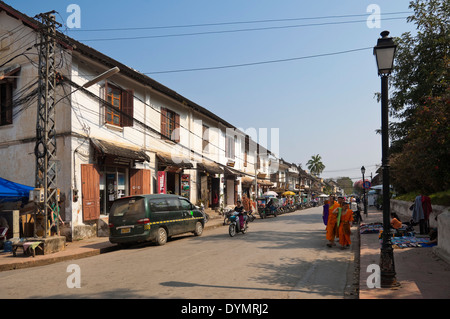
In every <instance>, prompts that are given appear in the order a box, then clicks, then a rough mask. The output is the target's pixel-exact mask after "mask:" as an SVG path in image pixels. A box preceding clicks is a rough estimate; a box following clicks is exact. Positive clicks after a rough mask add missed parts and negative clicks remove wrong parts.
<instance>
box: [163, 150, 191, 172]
mask: <svg viewBox="0 0 450 319" xmlns="http://www.w3.org/2000/svg"><path fill="white" fill-rule="evenodd" d="M156 156H157V157H158V160H159V161H160V163H161V164H162V165H165V166H168V167H170V166H172V167H177V168H186V169H190V168H193V167H194V165H192V163H191V162H190V161H189V159H187V158H184V157H182V156H178V155H172V154H168V153H163V152H158V153H157V154H156Z"/></svg>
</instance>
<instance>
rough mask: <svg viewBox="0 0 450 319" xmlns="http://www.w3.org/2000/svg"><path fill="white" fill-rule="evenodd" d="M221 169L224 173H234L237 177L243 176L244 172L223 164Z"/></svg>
mask: <svg viewBox="0 0 450 319" xmlns="http://www.w3.org/2000/svg"><path fill="white" fill-rule="evenodd" d="M223 169H224V172H225V175H234V176H238V177H241V176H244V173H241V172H239V171H238V170H235V169H233V168H231V167H227V166H224V168H223Z"/></svg>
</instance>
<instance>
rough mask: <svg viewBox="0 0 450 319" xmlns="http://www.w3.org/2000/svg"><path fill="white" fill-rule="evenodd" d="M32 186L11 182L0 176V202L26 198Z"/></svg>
mask: <svg viewBox="0 0 450 319" xmlns="http://www.w3.org/2000/svg"><path fill="white" fill-rule="evenodd" d="M32 189H34V187H31V186H27V185H23V184H18V183H14V182H11V181H9V180H7V179H4V178H1V177H0V203H3V202H15V201H19V200H24V199H28V197H29V194H30V190H32Z"/></svg>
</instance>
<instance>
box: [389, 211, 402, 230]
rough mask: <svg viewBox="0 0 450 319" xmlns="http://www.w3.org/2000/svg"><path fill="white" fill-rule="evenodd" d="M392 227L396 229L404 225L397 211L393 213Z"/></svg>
mask: <svg viewBox="0 0 450 319" xmlns="http://www.w3.org/2000/svg"><path fill="white" fill-rule="evenodd" d="M391 217H392V219H391V227H392V228H394V229H399V228H401V227H402V222H401V221H400V218H399V217H398V216H397V214H396V213H391Z"/></svg>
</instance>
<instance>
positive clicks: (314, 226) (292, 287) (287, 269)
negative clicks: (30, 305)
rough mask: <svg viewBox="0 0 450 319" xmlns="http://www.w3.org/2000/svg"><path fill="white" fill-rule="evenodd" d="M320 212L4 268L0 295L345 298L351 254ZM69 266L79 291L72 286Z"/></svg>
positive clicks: (38, 296)
mask: <svg viewBox="0 0 450 319" xmlns="http://www.w3.org/2000/svg"><path fill="white" fill-rule="evenodd" d="M321 210H322V208H320V207H319V208H310V209H307V210H302V211H297V212H294V213H288V214H284V215H281V216H278V217H276V218H273V217H272V218H268V219H265V220H260V219H257V220H256V221H254V222H253V223H251V224H250V230H249V232H248V233H247V234H245V235H243V234H238V235H237V236H236V237H234V238H231V237H230V236H229V235H228V229H227V228H226V227H220V228H216V229H213V230H208V231H205V232H204V234H203V236H201V237H193V236H181V237H178V238H174V239H172V240H171V241H169V242H168V243H167V244H166V245H165V246H161V247H158V246H153V245H140V246H135V247H133V248H130V249H126V250H120V251H115V252H111V253H107V254H102V255H99V256H95V257H89V258H84V259H80V260H74V261H68V262H61V263H57V264H53V265H48V266H44V267H36V268H29V269H23V270H14V271H6V272H1V273H0V282H1V285H2V288H1V289H0V298H107V299H110V298H192V299H200V298H201V299H211V298H213V299H222V298H226V299H236V298H250V299H260V298H275V299H296V298H343V297H344V289H345V286H346V282H347V272H348V269H349V265H350V264H351V262H352V260H353V253H352V252H351V250H344V251H341V250H339V249H336V248H327V247H326V246H325V239H324V237H325V231H324V225H323V224H322V222H321ZM71 264H76V265H78V266H79V274H80V278H81V281H80V288H68V285H67V279H68V277H70V278H71V279H72V278H73V276H74V275H75V274H76V273H77V272H74V273H72V272H67V270H68V269H67V268H68V266H69V265H71ZM70 283H72V284H74V283H76V280H71V281H70Z"/></svg>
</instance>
